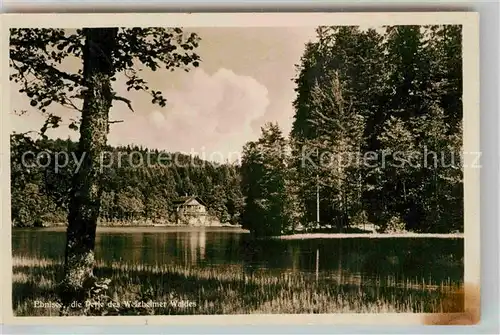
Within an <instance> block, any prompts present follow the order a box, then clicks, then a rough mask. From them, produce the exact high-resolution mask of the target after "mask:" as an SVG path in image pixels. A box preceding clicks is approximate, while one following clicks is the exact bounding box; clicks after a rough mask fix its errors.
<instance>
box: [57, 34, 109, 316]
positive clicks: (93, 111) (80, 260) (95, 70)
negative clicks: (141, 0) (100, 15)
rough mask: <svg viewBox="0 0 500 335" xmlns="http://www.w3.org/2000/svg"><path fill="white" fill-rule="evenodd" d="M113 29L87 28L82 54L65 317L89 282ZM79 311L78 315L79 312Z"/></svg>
mask: <svg viewBox="0 0 500 335" xmlns="http://www.w3.org/2000/svg"><path fill="white" fill-rule="evenodd" d="M116 35H117V29H116V28H91V29H86V31H85V36H86V41H85V47H84V52H83V74H84V87H86V90H85V91H84V101H83V111H82V118H81V124H80V141H79V147H78V151H79V154H80V155H83V163H82V165H81V167H80V169H79V170H78V171H75V175H74V177H73V187H72V191H71V199H70V206H69V214H68V229H67V241H66V252H65V269H64V270H65V273H64V280H63V283H62V290H61V300H62V303H63V306H64V308H63V314H65V311H67V310H68V307H69V306H71V305H72V304H73V307H74V306H76V305H77V304H80V306H85V301H86V299H87V297H88V292H89V288H90V286H91V284H92V282H93V267H94V246H95V235H96V226H97V219H98V217H99V209H100V202H101V201H100V198H101V185H102V183H101V176H102V171H101V166H100V159H101V155H102V152H103V150H104V149H105V146H106V140H107V134H108V114H109V109H110V107H111V104H112V101H113V93H112V89H111V80H110V79H111V77H112V76H113V62H112V55H113V49H114V45H115V43H116V42H115V41H116ZM77 311H80V312H81V311H82V309H81V308H77Z"/></svg>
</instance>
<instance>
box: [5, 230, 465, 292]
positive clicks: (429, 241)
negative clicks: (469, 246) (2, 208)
mask: <svg viewBox="0 0 500 335" xmlns="http://www.w3.org/2000/svg"><path fill="white" fill-rule="evenodd" d="M65 239H66V236H65V231H64V229H55V228H53V229H50V228H49V229H47V228H45V229H14V230H13V232H12V250H13V256H27V257H37V258H50V259H62V258H63V255H64V245H65ZM463 255H464V244H463V239H460V238H457V239H440V238H383V239H376V238H372V239H370V238H349V239H311V240H287V241H285V240H258V241H254V240H251V239H250V236H249V234H247V233H244V232H241V231H239V230H234V231H232V230H228V229H217V228H205V229H191V230H190V229H171V228H107V229H105V228H103V229H102V230H100V231H99V230H98V234H97V241H96V258H97V259H99V260H103V261H121V262H126V263H131V264H136V263H143V264H152V265H154V264H179V265H182V266H188V267H191V266H198V267H204V266H233V267H237V268H241V269H242V270H243V271H250V272H251V271H259V270H265V271H275V272H284V271H288V272H296V271H300V272H309V273H316V268H317V269H318V270H319V272H318V273H319V274H320V275H321V276H332V277H338V278H341V280H342V281H343V282H348V281H349V280H353V281H356V280H362V281H366V280H370V279H373V280H380V279H381V280H386V279H387V278H390V280H391V281H393V282H394V281H395V282H405V281H411V282H417V283H422V282H423V281H425V283H426V284H432V285H440V284H441V283H443V284H446V283H452V284H453V283H461V282H462V281H463V272H464V265H463ZM318 256H319V257H318Z"/></svg>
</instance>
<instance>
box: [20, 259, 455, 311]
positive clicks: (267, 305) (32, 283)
mask: <svg viewBox="0 0 500 335" xmlns="http://www.w3.org/2000/svg"><path fill="white" fill-rule="evenodd" d="M61 273H62V265H61V263H60V262H57V261H52V260H47V259H33V258H19V257H14V259H13V297H12V298H13V309H14V313H15V315H18V316H23V315H25V316H35V315H38V316H40V315H43V316H50V315H58V308H57V306H53V307H45V306H46V305H44V304H47V303H49V302H55V301H57V293H56V283H58V282H59V280H60V279H61V278H60V275H61ZM95 274H96V275H97V276H99V277H101V278H109V279H111V282H110V284H109V289H108V290H107V296H108V297H109V299H111V300H112V301H113V303H114V305H115V307H116V308H113V309H111V310H108V309H107V308H106V309H103V310H106V312H107V313H109V314H115V315H152V314H156V315H168V314H249V313H343V312H350V313H360V312H361V313H362V312H365V313H368V312H373V313H383V312H457V311H460V310H461V309H462V306H461V305H460V304H457V303H456V299H453V303H449V302H444V301H445V300H443V298H444V297H445V296H449V295H450V294H453V292H455V291H456V289H457V286H455V285H454V284H449V285H428V284H426V283H425V282H418V281H415V282H412V281H406V282H398V281H394V280H391V279H390V278H389V280H383V279H384V278H381V279H378V280H374V281H371V280H370V281H364V280H361V279H360V278H355V277H353V278H352V280H347V281H345V280H339V279H338V278H334V277H332V276H323V275H322V276H321V277H319V278H318V279H316V278H315V275H314V274H306V273H282V274H276V273H275V274H272V273H270V272H267V271H264V270H256V271H253V272H250V271H249V270H247V271H244V270H243V268H242V267H241V266H233V267H218V268H186V267H182V266H177V265H156V266H146V265H141V264H137V265H130V264H124V263H118V262H113V263H102V262H98V264H97V266H96V269H95ZM134 301H135V302H137V301H139V302H143V303H144V304H146V305H143V306H139V307H130V306H127V304H128V303H130V302H134ZM179 301H182V302H187V303H188V304H187V305H189V306H188V307H186V306H185V305H184V306H182V307H179V305H178V304H177V305H176V303H175V302H179ZM151 302H155V303H162V302H163V303H165V305H163V306H160V307H158V308H151V307H148V305H147V304H148V303H149V304H150V303H151ZM40 305H43V307H40ZM37 306H38V307H37ZM99 313H100V312H98V314H99Z"/></svg>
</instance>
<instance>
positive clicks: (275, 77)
mask: <svg viewBox="0 0 500 335" xmlns="http://www.w3.org/2000/svg"><path fill="white" fill-rule="evenodd" d="M185 31H186V32H190V31H195V32H196V33H197V34H198V35H199V36H200V37H201V39H202V40H201V42H200V46H199V48H198V49H197V53H198V54H199V55H200V57H201V59H202V62H201V65H200V67H198V68H197V69H195V70H192V71H190V72H188V73H186V72H184V71H182V70H180V71H176V72H170V71H166V70H165V71H155V72H151V71H143V76H144V78H145V79H146V81H148V82H149V86H150V87H151V88H155V89H156V90H160V91H162V92H163V93H164V96H165V97H166V98H167V106H166V107H164V108H161V107H159V106H157V105H153V104H151V97H150V96H149V95H148V94H147V93H144V92H133V93H130V92H127V91H126V90H125V89H124V88H125V85H124V84H123V82H120V78H119V79H118V81H117V82H116V83H115V86H114V89H115V90H116V91H117V93H118V94H119V95H122V96H125V97H127V98H129V99H130V100H132V105H133V108H134V110H135V112H132V111H130V110H129V109H128V107H127V106H126V105H125V104H123V103H121V102H114V104H113V107H112V109H111V111H110V120H123V122H120V123H114V124H112V125H111V129H110V133H109V136H108V143H109V144H111V145H115V146H116V145H128V144H136V145H142V146H144V147H147V148H151V149H160V150H166V151H169V152H177V151H179V152H185V153H190V154H196V155H198V156H201V157H202V158H203V157H204V158H206V159H209V160H215V161H225V160H226V159H229V160H233V158H234V157H235V156H237V155H238V153H240V152H241V149H242V146H243V145H244V144H245V143H246V142H248V141H252V140H256V139H257V138H258V137H259V135H260V127H261V126H263V125H264V124H265V123H266V122H277V123H278V124H279V125H280V127H281V129H282V130H283V132H284V134H285V135H287V134H288V132H289V131H290V129H291V125H292V122H293V114H294V110H293V106H292V102H293V100H294V98H295V91H294V88H295V84H294V83H293V81H292V79H293V78H294V76H295V74H296V70H295V64H298V63H299V62H300V57H301V56H302V53H303V51H304V46H305V43H307V42H308V41H309V40H312V39H314V37H315V27H290V28H286V27H283V28H208V27H207V28H193V29H192V30H187V29H186V30H185ZM68 66H69V67H70V68H71V67H72V68H73V70H75V71H76V69H77V67H78V66H80V63H79V62H75V63H74V64H70V65H68ZM13 85H14V84H13ZM11 106H12V111H14V110H27V111H28V112H27V113H26V114H24V115H21V116H18V115H16V114H15V113H13V112H11V118H10V119H11V124H12V127H13V131H16V132H26V131H29V130H38V129H40V127H41V125H42V124H43V122H44V120H45V119H44V117H43V115H41V114H40V112H38V111H37V110H35V109H34V108H32V107H30V105H29V100H28V98H27V97H26V96H24V95H22V94H20V93H19V92H18V91H17V89H16V88H15V87H13V88H12V90H11ZM48 112H51V113H55V114H56V115H60V116H62V117H63V120H64V122H65V125H67V124H69V123H70V121H69V120H70V118H72V117H73V118H74V117H75V116H76V114H75V112H74V111H71V110H69V109H65V108H63V107H58V106H55V107H51V109H49V110H48ZM47 135H48V136H49V137H52V138H56V137H59V138H63V139H66V138H68V136H69V137H71V138H72V139H74V140H78V137H79V134H78V132H75V131H71V130H69V129H68V127H67V126H61V127H59V128H57V129H53V130H49V131H48V132H47Z"/></svg>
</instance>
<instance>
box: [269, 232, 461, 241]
mask: <svg viewBox="0 0 500 335" xmlns="http://www.w3.org/2000/svg"><path fill="white" fill-rule="evenodd" d="M273 238H275V239H281V240H303V239H317V238H321V239H325V238H464V234H463V233H458V234H425V233H397V234H386V233H345V234H342V233H307V234H293V235H283V236H275V237H273Z"/></svg>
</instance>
